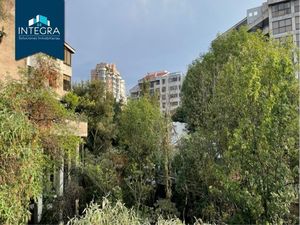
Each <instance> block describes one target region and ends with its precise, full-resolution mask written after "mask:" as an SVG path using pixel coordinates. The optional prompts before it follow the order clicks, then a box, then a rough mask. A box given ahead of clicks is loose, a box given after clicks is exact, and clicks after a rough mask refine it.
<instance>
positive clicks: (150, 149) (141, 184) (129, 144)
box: [119, 97, 162, 208]
mask: <svg viewBox="0 0 300 225" xmlns="http://www.w3.org/2000/svg"><path fill="white" fill-rule="evenodd" d="M161 122H162V117H161V114H160V111H159V108H158V107H157V106H155V105H153V104H152V103H151V100H150V99H149V98H147V97H142V98H141V99H139V100H135V101H130V102H129V103H128V105H127V106H125V107H124V110H123V112H122V114H121V118H120V128H119V139H120V144H121V146H122V149H123V151H124V155H125V156H126V157H127V160H128V163H127V165H126V168H125V178H124V180H125V183H126V186H127V187H128V191H129V193H130V196H131V197H132V198H133V199H132V202H131V205H132V204H135V205H136V206H137V207H138V208H139V207H140V206H141V205H142V204H145V203H146V202H147V200H149V198H150V197H151V196H150V195H151V193H153V190H154V187H155V186H156V182H155V160H156V155H157V152H158V150H159V148H160V145H161V130H160V129H161ZM129 198H130V197H129ZM129 202H130V201H129Z"/></svg>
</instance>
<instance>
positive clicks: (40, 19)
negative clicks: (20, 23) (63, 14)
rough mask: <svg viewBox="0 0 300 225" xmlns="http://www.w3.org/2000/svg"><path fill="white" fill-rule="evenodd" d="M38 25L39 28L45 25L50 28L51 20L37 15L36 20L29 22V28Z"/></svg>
mask: <svg viewBox="0 0 300 225" xmlns="http://www.w3.org/2000/svg"><path fill="white" fill-rule="evenodd" d="M33 25H36V26H37V27H41V26H43V25H45V26H47V27H49V26H50V20H48V18H47V17H46V16H42V15H37V16H36V17H35V18H32V19H30V20H29V21H28V26H33Z"/></svg>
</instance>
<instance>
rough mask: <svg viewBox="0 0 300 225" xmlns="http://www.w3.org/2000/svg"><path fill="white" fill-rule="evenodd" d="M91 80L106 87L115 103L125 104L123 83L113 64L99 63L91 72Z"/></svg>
mask: <svg viewBox="0 0 300 225" xmlns="http://www.w3.org/2000/svg"><path fill="white" fill-rule="evenodd" d="M91 79H92V80H101V81H103V82H104V83H105V85H106V90H107V91H110V92H111V93H112V94H113V96H114V98H115V99H116V101H117V102H119V101H121V100H122V101H123V102H126V88H125V81H124V80H123V79H122V77H121V74H120V72H119V71H118V70H117V67H116V65H115V64H108V63H99V64H97V65H96V68H95V69H93V70H92V71H91Z"/></svg>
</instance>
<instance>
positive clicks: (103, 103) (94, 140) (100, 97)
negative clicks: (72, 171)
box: [73, 81, 116, 155]
mask: <svg viewBox="0 0 300 225" xmlns="http://www.w3.org/2000/svg"><path fill="white" fill-rule="evenodd" d="M73 92H74V93H75V94H76V95H77V96H79V103H78V106H77V107H76V110H75V111H76V112H79V113H82V114H84V115H85V116H86V117H87V118H88V138H87V142H86V145H87V148H88V149H89V151H91V152H93V153H94V154H96V155H97V154H99V153H101V152H105V151H108V150H109V149H111V147H112V141H113V139H114V138H115V137H116V134H115V128H116V127H115V126H114V123H113V119H114V108H113V106H114V97H113V95H112V94H111V93H110V92H109V91H107V90H106V88H105V85H104V83H102V82H101V81H91V82H90V81H87V82H81V83H79V84H75V85H74V86H73Z"/></svg>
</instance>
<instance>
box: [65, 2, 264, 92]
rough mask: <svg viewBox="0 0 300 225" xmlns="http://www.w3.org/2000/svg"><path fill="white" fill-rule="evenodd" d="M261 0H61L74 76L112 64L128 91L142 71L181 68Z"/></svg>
mask: <svg viewBox="0 0 300 225" xmlns="http://www.w3.org/2000/svg"><path fill="white" fill-rule="evenodd" d="M262 3H263V0H84V1H83V0H66V41H67V42H68V43H69V44H70V45H71V46H73V47H74V48H75V49H76V54H75V55H74V57H73V81H80V80H88V79H90V70H91V69H93V68H94V67H95V66H96V64H97V63H99V62H109V63H116V64H117V68H118V70H119V71H120V72H121V75H122V76H123V78H124V79H125V82H126V86H127V91H128V89H129V88H131V87H133V86H134V85H135V84H136V83H137V80H138V79H140V78H141V77H143V75H144V74H146V73H147V72H153V71H158V70H168V71H170V72H175V71H182V72H184V73H185V72H186V70H187V66H188V65H189V64H190V63H191V62H192V61H193V60H194V59H195V58H196V57H197V56H199V54H200V53H204V52H206V51H207V50H208V48H209V45H210V42H211V41H212V40H213V39H214V38H215V37H216V35H217V34H218V33H222V32H224V31H226V30H227V29H228V28H230V27H231V26H233V25H234V24H236V23H237V22H238V21H239V20H241V19H243V18H244V17H245V16H246V10H247V9H249V8H252V7H256V6H259V5H261V4H262Z"/></svg>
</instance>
